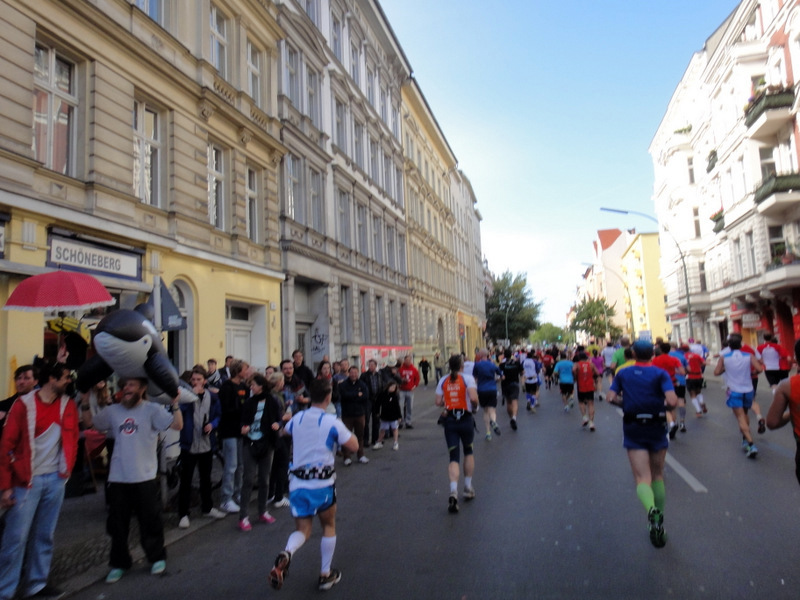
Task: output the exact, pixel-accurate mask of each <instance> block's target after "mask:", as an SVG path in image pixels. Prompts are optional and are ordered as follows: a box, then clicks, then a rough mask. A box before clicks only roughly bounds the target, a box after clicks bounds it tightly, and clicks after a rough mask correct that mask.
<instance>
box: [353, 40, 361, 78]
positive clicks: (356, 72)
mask: <svg viewBox="0 0 800 600" xmlns="http://www.w3.org/2000/svg"><path fill="white" fill-rule="evenodd" d="M360 63H361V52H360V51H359V48H358V43H354V44H350V77H352V78H353V81H354V82H355V84H356V85H359V86H360V85H361V77H360V73H361V64H360Z"/></svg>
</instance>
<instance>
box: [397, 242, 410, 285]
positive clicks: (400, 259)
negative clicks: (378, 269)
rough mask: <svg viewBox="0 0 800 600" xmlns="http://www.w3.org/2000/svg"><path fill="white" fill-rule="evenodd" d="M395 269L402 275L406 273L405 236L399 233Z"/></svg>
mask: <svg viewBox="0 0 800 600" xmlns="http://www.w3.org/2000/svg"><path fill="white" fill-rule="evenodd" d="M397 270H398V271H400V273H401V274H402V275H407V274H408V271H407V267H406V236H404V235H402V234H400V235H398V236H397Z"/></svg>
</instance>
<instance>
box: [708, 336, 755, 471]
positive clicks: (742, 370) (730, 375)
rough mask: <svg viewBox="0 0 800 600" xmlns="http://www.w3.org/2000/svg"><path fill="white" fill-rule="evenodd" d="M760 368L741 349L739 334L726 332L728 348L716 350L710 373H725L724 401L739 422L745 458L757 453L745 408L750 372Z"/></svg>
mask: <svg viewBox="0 0 800 600" xmlns="http://www.w3.org/2000/svg"><path fill="white" fill-rule="evenodd" d="M760 370H761V367H760V366H759V363H758V361H757V360H756V357H755V356H754V355H752V354H749V353H746V352H743V351H742V336H741V335H740V334H738V333H733V334H731V335H729V336H728V348H727V349H725V350H723V351H722V352H721V353H720V355H719V361H717V366H716V367H715V368H714V375H716V376H717V377H719V376H720V375H722V374H723V373H725V380H726V382H727V384H728V391H729V394H728V401H727V402H726V404H727V405H728V406H729V407H730V408H731V409H732V410H733V416H734V417H736V421H737V422H738V424H739V431H741V433H742V450H744V452H745V454H746V455H747V458H755V457H756V456H757V455H758V448H756V446H755V444H753V436H752V434H751V433H750V417H749V416H748V414H747V411H748V410H750V407H751V405H752V402H753V382H752V380H751V379H750V373H751V372H752V371H756V372H760Z"/></svg>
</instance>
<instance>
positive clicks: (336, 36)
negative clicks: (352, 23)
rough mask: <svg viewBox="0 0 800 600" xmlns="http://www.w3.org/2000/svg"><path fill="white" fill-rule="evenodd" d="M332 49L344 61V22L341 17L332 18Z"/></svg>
mask: <svg viewBox="0 0 800 600" xmlns="http://www.w3.org/2000/svg"><path fill="white" fill-rule="evenodd" d="M331 49H332V50H333V55H334V56H335V57H336V58H338V59H339V62H341V61H342V22H341V21H340V20H339V17H335V16H334V17H332V18H331Z"/></svg>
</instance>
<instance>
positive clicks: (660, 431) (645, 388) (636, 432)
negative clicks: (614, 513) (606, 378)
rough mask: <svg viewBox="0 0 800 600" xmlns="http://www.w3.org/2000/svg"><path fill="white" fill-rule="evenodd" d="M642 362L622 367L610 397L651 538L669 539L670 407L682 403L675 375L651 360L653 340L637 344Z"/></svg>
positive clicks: (661, 543) (636, 352)
mask: <svg viewBox="0 0 800 600" xmlns="http://www.w3.org/2000/svg"><path fill="white" fill-rule="evenodd" d="M633 353H634V356H635V358H636V363H635V364H633V365H631V366H630V367H627V368H625V369H621V370H619V371H617V374H616V376H615V377H614V381H613V382H612V383H611V389H610V390H609V392H608V396H607V398H606V399H607V400H608V402H609V403H610V404H614V405H616V406H621V407H622V411H623V417H622V422H623V425H622V433H623V436H624V441H623V446H624V447H625V448H626V449H627V450H628V460H629V461H630V463H631V470H632V471H633V477H634V479H635V481H636V495H637V496H638V497H639V500H640V501H641V503H642V504H643V505H644V508H645V510H646V511H647V526H648V530H649V532H650V542H651V543H652V544H653V546H655V547H656V548H663V547H664V545H665V544H666V543H667V534H666V533H665V532H664V500H665V488H664V462H665V460H666V457H667V447H668V446H669V440H668V439H667V430H666V427H665V425H666V411H667V409H668V408H669V409H671V408H673V407H674V406H675V405H676V404H677V403H678V398H677V396H676V395H675V390H674V388H673V385H672V380H671V378H670V376H669V374H668V373H667V372H666V371H665V370H664V369H660V368H658V367H654V366H653V365H651V364H650V359H652V357H653V346H652V344H651V343H650V342H648V341H647V340H639V341H637V342H635V343H634V344H633Z"/></svg>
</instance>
